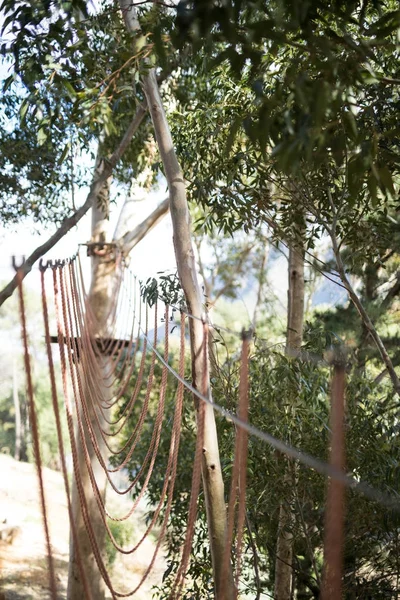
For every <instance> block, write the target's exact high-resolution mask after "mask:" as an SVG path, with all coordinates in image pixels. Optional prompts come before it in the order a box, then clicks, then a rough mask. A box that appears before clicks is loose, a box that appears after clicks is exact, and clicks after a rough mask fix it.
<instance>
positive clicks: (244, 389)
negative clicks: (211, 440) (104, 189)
mask: <svg viewBox="0 0 400 600" xmlns="http://www.w3.org/2000/svg"><path fill="white" fill-rule="evenodd" d="M14 267H15V269H16V273H17V279H18V290H19V303H20V316H21V331H22V341H23V349H24V360H25V370H26V377H27V392H28V403H29V416H30V423H31V429H32V438H33V448H34V457H35V462H36V468H37V475H38V481H39V490H40V503H41V510H42V514H43V524H44V534H45V541H46V548H47V559H48V567H49V589H50V592H51V597H52V598H53V599H56V598H57V586H56V577H55V568H54V561H53V557H52V551H51V541H50V532H49V526H48V517H47V510H46V499H45V492H44V485H43V479H42V462H41V454H40V432H39V430H38V425H37V416H36V408H35V400H34V393H33V389H34V386H33V381H32V371H31V361H30V355H29V343H28V337H27V325H26V316H25V306H24V291H23V283H22V282H23V274H22V269H21V268H20V267H18V266H17V265H16V264H15V261H14ZM40 278H41V296H42V313H43V323H44V333H45V344H46V353H47V360H48V366H49V376H50V384H51V395H52V405H53V410H54V416H55V422H56V427H57V436H58V448H59V454H60V459H61V468H62V474H63V479H64V486H65V493H66V498H67V506H68V513H69V519H70V527H71V535H72V539H73V541H74V547H75V553H76V562H77V565H78V569H79V575H80V578H81V581H82V583H83V587H84V590H85V595H86V598H87V599H92V600H96V599H95V598H92V595H91V592H90V586H89V583H88V580H87V574H86V573H85V569H84V567H83V564H82V550H81V549H80V548H79V543H78V534H77V525H76V515H75V514H74V511H73V506H72V500H71V490H70V485H69V480H68V472H67V464H66V456H65V442H64V440H63V434H62V426H61V422H62V420H61V415H60V411H59V402H58V392H57V384H56V371H55V367H54V362H53V354H52V343H55V344H57V345H58V348H59V356H60V366H61V377H62V389H63V394H62V396H63V402H64V406H65V411H66V419H67V426H68V437H69V443H70V447H71V452H72V462H73V475H74V481H75V485H76V489H77V493H78V497H79V506H80V511H81V514H82V517H83V521H84V525H85V529H86V532H87V535H88V538H89V540H90V546H91V549H92V552H93V555H94V557H95V561H96V564H97V567H98V570H99V572H100V574H101V577H102V578H103V580H104V582H105V584H106V586H107V587H108V589H109V590H110V593H111V596H112V598H124V597H130V596H133V595H134V594H135V593H136V592H137V591H138V590H139V589H140V587H141V586H142V585H143V583H144V581H145V580H146V578H147V577H148V576H149V574H150V573H151V571H152V569H153V567H154V564H155V561H156V558H157V554H158V553H159V550H160V548H161V546H162V544H163V541H164V539H165V536H166V532H167V528H168V521H169V517H170V513H171V508H172V502H173V496H174V487H175V482H176V478H177V475H178V452H179V447H180V437H181V428H182V412H183V400H184V391H185V389H186V390H188V391H190V392H191V393H192V394H194V395H195V397H196V399H197V402H198V409H197V415H196V417H197V437H196V445H195V453H194V457H193V468H192V483H191V489H190V494H189V504H188V519H187V524H186V535H185V539H184V543H183V546H182V549H181V555H180V563H179V566H178V569H177V572H176V577H175V581H174V583H173V585H172V589H171V595H170V598H171V599H178V598H180V597H181V596H182V593H183V588H184V584H185V577H186V573H187V570H188V566H189V560H190V553H191V549H192V545H193V538H194V533H195V522H196V516H197V503H198V497H199V493H200V487H201V466H202V453H203V436H204V414H205V406H206V403H210V402H211V403H212V406H213V408H214V410H216V411H217V412H219V413H220V414H222V415H223V416H224V417H226V418H228V419H230V421H232V423H233V424H234V425H235V447H234V459H233V467H232V476H231V488H230V494H229V500H228V504H227V529H226V535H225V551H224V558H223V563H224V564H223V565H222V570H221V572H222V576H221V577H222V578H224V577H225V578H226V577H228V573H229V565H230V561H231V555H232V553H234V556H235V573H234V578H235V594H236V597H237V596H238V594H239V592H238V590H239V574H240V568H241V555H242V546H243V532H244V525H245V519H246V468H247V451H248V437H249V435H252V436H256V437H258V438H259V439H261V440H262V441H264V442H265V443H267V444H269V445H270V446H272V447H274V448H275V449H277V450H278V451H279V452H281V453H283V454H285V455H286V456H288V457H289V458H291V459H295V460H296V461H298V462H301V463H303V464H304V465H306V466H308V467H311V468H313V469H316V470H317V471H319V472H321V473H322V474H324V475H325V476H329V477H330V484H329V487H328V496H327V504H326V527H325V569H324V581H323V586H322V587H323V589H322V597H323V598H324V600H327V599H329V598H331V599H334V598H340V597H341V576H342V567H341V564H342V559H341V552H342V547H343V522H344V490H345V487H346V486H348V487H352V488H354V489H356V490H358V491H359V492H361V493H363V494H365V495H366V496H368V497H370V498H372V499H373V500H375V501H379V502H381V503H383V504H384V505H387V506H388V507H390V508H391V509H395V510H399V508H400V505H399V503H398V501H397V500H395V499H393V498H391V497H388V496H387V495H385V494H383V493H381V492H380V491H379V490H376V489H375V488H372V487H371V486H369V485H368V484H366V483H364V482H359V481H356V480H355V479H353V478H351V477H349V476H348V475H346V474H345V472H344V429H343V411H344V397H345V362H344V360H343V359H340V358H339V359H338V358H337V357H336V358H335V360H333V361H332V372H333V381H332V386H331V387H332V415H331V418H332V423H331V426H332V427H331V428H332V440H331V461H330V464H327V463H324V462H322V461H320V460H318V459H316V458H315V457H313V456H309V455H307V454H305V453H303V452H301V451H300V450H298V449H296V448H293V447H292V446H290V445H288V444H286V443H285V442H283V441H281V440H278V439H276V438H274V437H273V436H271V435H270V434H269V433H268V432H265V431H261V430H259V429H257V428H256V427H254V426H253V425H251V424H250V423H249V422H248V412H249V402H248V398H249V352H250V344H251V332H247V333H242V334H240V337H241V346H242V349H241V355H240V357H239V358H238V363H239V367H240V384H239V393H238V406H237V412H236V414H234V413H231V412H229V411H227V410H226V409H225V408H224V407H222V406H219V405H218V404H216V403H214V402H213V401H212V400H211V399H210V398H209V397H207V396H204V395H203V394H202V393H200V392H199V391H198V390H197V389H195V388H194V387H193V385H191V384H190V383H189V382H188V381H187V380H186V379H185V359H186V352H187V347H186V346H187V342H186V338H187V336H186V327H187V321H188V319H201V320H202V324H203V342H202V360H203V361H204V363H205V364H206V363H207V361H208V338H209V335H210V329H213V328H214V329H218V330H221V329H223V328H221V327H217V326H215V325H213V324H212V323H211V322H210V321H209V320H207V318H205V317H201V316H200V315H190V314H187V313H186V312H185V310H184V309H182V308H181V307H176V306H173V305H172V306H171V305H170V306H169V305H168V304H164V303H162V302H160V301H156V302H155V305H154V308H153V310H152V309H150V308H149V303H148V302H145V301H144V299H143V297H142V294H141V293H140V290H139V287H138V284H137V281H136V278H135V277H134V276H133V275H132V273H131V272H130V271H129V270H128V269H127V268H126V267H125V266H124V265H123V264H122V263H121V262H119V263H118V271H117V275H116V279H115V289H114V292H115V293H114V294H113V299H112V302H111V305H110V308H109V313H108V316H107V333H106V335H105V333H104V331H103V330H102V328H101V324H100V323H99V322H98V320H97V319H96V316H95V314H94V313H93V311H92V310H91V306H90V303H89V302H88V293H87V291H86V289H85V284H84V277H83V273H82V264H81V260H80V256H79V253H78V254H77V255H76V256H74V257H73V258H72V259H68V260H63V261H55V262H54V263H53V262H49V263H47V264H46V265H43V264H42V263H41V264H40ZM49 305H50V306H51V307H52V308H54V310H55V314H56V324H57V335H55V336H54V335H53V336H52V335H51V334H50V323H49V321H50V319H49V312H50V311H49ZM161 305H162V306H161ZM177 308H178V309H179V311H180V319H179V352H178V359H177V365H176V368H175V366H174V365H171V364H170V362H169V360H170V357H169V349H170V327H171V319H170V313H171V310H174V311H176V309H177ZM160 314H162V315H163V322H164V325H163V332H162V337H163V353H161V352H160V351H159V349H158V348H157V346H158V338H159V334H160V332H159V329H160V327H159V315H160ZM99 332H100V333H99ZM230 333H235V335H238V334H237V332H230ZM140 354H141V355H140ZM296 354H297V355H298V356H299V352H298V351H296ZM139 356H140V358H139ZM302 358H303V359H304V360H318V361H319V360H320V357H310V356H308V355H307V356H302ZM146 361H147V363H149V368H148V371H147V369H146ZM157 362H158V363H159V364H160V366H161V378H160V381H159V382H157V387H158V398H157V402H156V407H155V414H154V415H153V416H152V411H151V410H150V405H151V401H153V396H154V390H155V383H156V364H157ZM206 372H207V369H206V368H205V369H204V373H206ZM168 378H172V380H173V381H175V385H176V392H175V403H174V413H173V417H172V427H171V432H170V433H166V431H165V427H164V424H165V422H166V412H165V411H166V390H167V384H168ZM203 389H207V382H205V385H204V386H203ZM139 399H141V400H140V402H139ZM139 404H140V406H139ZM134 410H136V411H138V416H137V420H136V423H135V425H134V426H133V429H132V431H129V427H132V423H133V414H134ZM136 414H137V413H136V412H135V416H136ZM151 419H153V422H152V434H151V437H150V441H149V443H148V449H147V452H146V454H145V458H144V460H143V461H142V463H141V466H140V468H139V469H138V472H137V473H136V474H135V476H134V478H133V480H132V481H131V482H130V483H129V485H128V486H127V487H126V488H125V489H122V490H121V489H119V488H118V487H117V486H116V485H115V483H114V481H113V474H115V473H118V472H120V471H121V470H123V469H125V468H126V467H127V465H128V463H129V461H130V460H131V458H132V456H134V452H135V449H136V448H137V447H138V445H139V444H143V435H142V433H143V428H144V426H145V424H146V423H148V422H149V421H151ZM75 423H76V429H75ZM124 432H125V439H126V441H125V442H124V443H123V444H122V445H121V446H120V447H119V446H118V443H119V441H118V440H119V437H120V436H121V434H123V433H124ZM163 435H164V436H166V435H169V451H168V460H167V467H166V472H165V478H164V483H163V486H162V489H161V491H160V495H159V500H158V503H157V504H156V505H155V506H154V511H153V516H152V518H151V521H150V522H149V524H148V526H147V529H146V531H145V533H144V534H143V536H142V538H141V539H140V540H139V541H138V542H137V543H136V544H135V545H134V546H133V547H131V548H128V549H126V548H124V547H122V546H120V545H119V544H118V542H117V540H116V539H115V537H114V536H113V533H112V530H111V528H110V526H109V523H108V520H111V521H118V522H122V521H126V520H127V519H129V518H131V517H132V516H133V515H134V514H135V511H136V510H137V509H138V506H139V503H140V500H141V499H142V498H143V497H145V495H146V491H147V489H148V485H149V482H150V480H151V476H152V473H153V470H154V466H155V464H156V460H157V455H158V452H159V448H160V442H161V440H162V439H164V438H163ZM80 451H81V452H82V453H83V458H84V463H85V466H86V469H87V473H88V475H89V479H90V486H91V490H90V494H91V496H92V497H94V498H95V500H96V505H97V510H98V514H99V515H100V518H101V522H102V524H103V526H104V529H105V531H106V534H107V536H108V537H109V539H110V541H111V543H112V544H113V546H114V547H115V549H116V550H117V551H118V552H120V553H121V554H126V555H131V554H132V555H134V554H135V553H136V552H137V551H138V550H139V549H140V547H141V545H142V543H143V542H144V540H145V539H146V538H147V536H148V535H149V534H150V533H151V532H152V531H153V530H154V527H155V525H156V523H157V524H158V525H159V528H158V531H159V533H158V539H157V543H156V546H155V549H154V553H153V556H152V558H151V560H150V562H149V564H148V566H147V568H146V570H145V573H144V575H143V577H142V579H141V581H140V582H139V584H138V585H137V586H136V587H135V588H134V589H132V590H130V591H128V592H125V591H121V590H117V589H115V586H114V584H113V582H112V581H111V578H110V574H109V570H108V568H107V565H106V564H105V562H104V559H103V557H102V554H101V551H100V548H99V544H98V541H97V538H96V535H95V531H94V526H93V514H91V512H90V511H89V509H88V496H87V493H86V492H85V489H84V485H83V482H82V472H81V469H80V461H79V452H80ZM93 452H94V454H95V456H96V458H97V460H98V463H99V465H100V466H101V470H102V472H103V473H104V474H105V477H106V479H107V483H108V487H109V488H111V489H112V490H113V492H114V493H116V494H117V495H120V496H124V495H126V494H128V493H129V492H132V491H133V490H134V489H135V487H136V486H138V485H139V484H140V492H139V493H138V494H137V496H136V498H135V499H134V500H133V501H132V505H131V507H130V508H129V510H128V512H127V513H126V514H125V515H123V516H116V515H113V514H111V513H110V512H109V511H108V509H107V508H106V506H105V501H104V494H103V493H102V490H101V489H100V488H99V485H98V481H97V478H96V474H95V470H94V468H93V463H92V460H91V455H93ZM110 457H112V459H111V465H110ZM142 480H143V481H142ZM140 482H141V483H140ZM137 489H139V488H137ZM160 515H162V517H161V523H159V519H160ZM225 583H227V582H226V581H222V582H221V586H220V589H221V590H224V589H226V588H227V587H228V586H227V585H225ZM218 600H227V599H226V598H225V595H224V592H223V591H222V597H221V598H219V599H218Z"/></svg>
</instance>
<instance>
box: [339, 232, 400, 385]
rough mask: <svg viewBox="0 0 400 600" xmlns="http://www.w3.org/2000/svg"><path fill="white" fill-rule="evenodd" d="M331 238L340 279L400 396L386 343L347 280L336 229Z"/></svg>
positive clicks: (397, 381) (399, 382) (398, 383)
mask: <svg viewBox="0 0 400 600" xmlns="http://www.w3.org/2000/svg"><path fill="white" fill-rule="evenodd" d="M330 237H331V240H332V248H333V252H334V254H335V258H336V264H337V268H338V273H339V275H340V279H341V280H342V282H343V285H344V287H345V288H346V290H347V292H348V294H349V296H350V299H351V301H352V302H353V304H354V306H355V307H356V309H357V310H358V312H359V314H360V316H361V319H362V321H363V322H364V325H365V327H366V328H367V330H368V331H369V333H370V335H371V337H372V339H373V340H374V342H375V344H376V346H377V348H378V350H379V353H380V355H381V357H382V360H383V362H384V363H385V365H386V368H387V370H388V372H389V375H390V378H391V380H392V383H393V387H394V390H395V391H396V392H397V393H398V394H400V380H399V378H398V376H397V373H396V371H395V368H394V366H393V363H392V361H391V359H390V356H389V354H388V353H387V350H386V347H385V345H384V343H383V342H382V340H381V337H380V335H379V333H378V332H377V330H376V328H375V326H374V324H373V323H372V321H371V319H370V317H369V315H368V313H367V311H366V310H365V308H364V306H363V304H362V302H361V300H360V298H359V297H358V295H357V294H356V292H355V290H354V288H353V286H352V285H351V283H350V280H349V279H348V278H347V275H346V270H345V267H344V264H343V260H342V257H341V254H340V250H339V246H338V240H337V237H336V232H335V229H334V228H332V229H331V230H330Z"/></svg>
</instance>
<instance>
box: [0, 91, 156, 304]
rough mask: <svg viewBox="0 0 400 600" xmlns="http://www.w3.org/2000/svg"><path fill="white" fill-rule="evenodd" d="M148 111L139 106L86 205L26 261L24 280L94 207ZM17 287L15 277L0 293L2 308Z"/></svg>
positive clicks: (98, 174) (97, 177) (95, 178)
mask: <svg viewBox="0 0 400 600" xmlns="http://www.w3.org/2000/svg"><path fill="white" fill-rule="evenodd" d="M146 110H147V107H146V102H143V103H142V104H140V105H139V107H138V109H137V111H136V114H135V116H134V117H133V119H132V121H131V123H130V125H129V126H128V129H127V130H126V132H125V134H124V137H123V138H122V140H121V142H120V144H119V146H118V147H117V148H116V150H114V152H113V154H112V156H111V157H110V158H109V159H103V162H102V168H101V169H100V172H99V170H96V171H95V174H94V176H93V180H92V183H91V186H90V190H89V193H88V195H87V197H86V201H85V203H84V204H83V205H82V206H81V207H80V208H78V210H77V211H76V212H74V213H73V214H72V215H71V216H70V217H67V218H66V219H64V221H63V222H62V223H61V225H60V227H59V228H58V229H57V231H56V232H55V233H54V234H53V235H52V236H50V238H49V239H48V240H47V242H45V243H44V244H42V245H41V246H38V247H37V248H36V250H34V251H33V252H32V254H31V255H30V256H29V257H28V258H27V259H26V261H25V262H24V264H23V265H22V267H21V268H20V270H19V272H20V273H22V278H25V277H26V276H27V275H28V273H30V271H31V270H32V267H33V265H34V264H35V262H36V261H37V260H39V258H41V257H42V256H44V254H46V252H48V251H49V250H51V248H53V246H55V245H56V244H57V242H59V241H60V240H61V238H63V237H64V235H65V234H67V233H68V232H69V231H70V230H71V229H72V227H74V225H76V224H77V223H78V222H79V221H80V220H81V219H82V217H83V216H84V215H85V214H86V213H87V212H88V210H89V209H90V208H91V207H92V205H93V203H94V201H95V200H96V198H97V196H98V194H99V192H100V191H101V189H102V187H103V185H104V183H105V182H106V181H107V179H108V178H109V177H110V176H111V174H112V172H113V170H114V168H115V167H116V165H117V164H118V162H119V161H120V159H121V157H122V155H123V153H124V152H125V150H126V148H127V147H128V145H129V143H130V142H131V140H132V137H133V136H134V134H135V132H136V130H137V129H138V127H139V125H140V124H141V122H142V120H143V117H144V115H145V114H146ZM20 276H21V275H20ZM17 285H18V284H17V275H15V276H14V277H13V279H12V280H11V281H10V283H8V284H7V285H6V286H5V288H3V289H2V290H1V292H0V306H1V305H2V304H3V303H4V302H5V301H6V300H7V298H9V297H10V296H11V295H12V293H13V292H14V290H15V289H16V287H17Z"/></svg>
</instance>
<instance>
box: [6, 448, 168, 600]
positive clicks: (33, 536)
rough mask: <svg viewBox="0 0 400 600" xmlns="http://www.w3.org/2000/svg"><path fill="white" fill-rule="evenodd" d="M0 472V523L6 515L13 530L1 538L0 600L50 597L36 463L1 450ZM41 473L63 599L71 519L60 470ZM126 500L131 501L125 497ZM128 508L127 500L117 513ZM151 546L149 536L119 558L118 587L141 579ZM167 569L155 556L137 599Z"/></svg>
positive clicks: (138, 525) (61, 599) (140, 524)
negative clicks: (6, 453)
mask: <svg viewBox="0 0 400 600" xmlns="http://www.w3.org/2000/svg"><path fill="white" fill-rule="evenodd" d="M0 473H1V484H0V523H2V522H3V521H4V519H7V525H10V526H11V527H13V526H14V527H15V528H16V529H15V533H16V536H15V538H14V539H13V541H12V543H10V540H3V539H1V540H0V600H48V599H50V594H49V592H48V569H47V561H46V553H45V545H44V534H43V525H42V517H41V512H40V507H39V497H38V489H37V476H36V470H35V466H34V465H32V464H28V463H22V462H17V461H15V460H14V459H13V458H11V457H10V456H7V455H4V454H0ZM43 473H44V481H45V490H46V497H47V499H48V500H47V504H48V511H49V521H50V534H51V544H52V550H53V557H54V562H55V568H56V574H57V584H58V600H65V599H66V585H67V575H68V538H69V523H68V511H67V502H66V498H65V492H64V484H63V480H62V476H61V473H58V472H56V471H52V470H50V469H43ZM126 502H127V503H128V504H129V501H126ZM126 507H127V504H126V503H125V504H124V506H123V507H121V509H120V510H121V512H123V510H124V508H125V510H126ZM144 508H145V507H142V508H141V509H140V513H139V515H138V516H137V517H136V520H133V524H132V529H133V530H134V532H135V533H134V537H133V538H132V540H131V542H130V544H129V546H132V545H133V543H134V542H135V541H136V540H137V539H139V537H140V534H141V533H142V532H143V531H144V518H143V512H144ZM115 512H119V511H118V510H117V511H115ZM154 548H155V539H154V537H153V538H150V537H149V538H147V539H146V540H145V541H144V542H143V544H142V546H141V547H140V549H139V550H138V552H137V553H135V554H133V555H126V556H123V557H121V558H118V559H117V561H116V563H115V566H114V569H113V573H112V578H111V579H112V581H113V584H114V586H115V588H116V589H118V591H119V590H121V591H128V590H130V589H133V588H134V587H135V586H136V585H137V584H138V583H139V581H140V579H141V576H142V575H143V573H144V572H145V570H146V567H147V565H148V564H149V562H150V560H151V557H152V555H153V552H154ZM165 568H166V566H165V562H164V560H163V558H162V556H161V557H159V558H158V559H157V562H156V566H155V570H154V572H153V573H152V575H151V577H150V578H149V579H148V580H147V581H146V582H145V583H144V584H143V586H142V588H141V589H140V590H139V592H138V593H137V594H136V595H135V596H134V598H135V599H136V600H144V599H148V598H151V596H152V592H151V588H152V586H153V585H154V584H158V583H160V582H161V579H162V574H163V572H164V571H165ZM109 597H110V598H111V596H109Z"/></svg>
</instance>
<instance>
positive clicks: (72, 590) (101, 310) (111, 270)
mask: <svg viewBox="0 0 400 600" xmlns="http://www.w3.org/2000/svg"><path fill="white" fill-rule="evenodd" d="M108 192H109V182H107V184H106V186H105V187H104V188H103V189H102V192H101V197H100V198H99V201H98V203H97V204H96V205H95V206H93V208H92V240H91V241H92V242H102V241H103V242H104V241H106V232H107V224H108ZM114 282H115V261H114V260H113V259H112V258H110V256H105V257H101V256H93V258H92V282H91V287H90V291H89V297H88V303H89V305H90V310H91V314H93V316H94V318H95V320H96V324H97V329H93V324H92V325H91V326H92V329H91V332H90V335H91V337H94V336H96V335H97V336H104V337H106V336H107V329H106V328H107V315H108V312H109V308H110V305H111V301H112V299H113V288H114ZM80 361H81V364H80V369H81V374H82V377H83V387H84V390H83V393H84V394H85V396H86V401H87V404H88V407H89V415H90V421H91V424H92V427H93V429H94V431H95V432H98V428H97V423H96V420H95V415H94V410H93V408H92V407H91V403H90V400H89V398H88V395H89V393H90V390H89V388H88V386H89V385H90V384H89V383H88V382H86V381H85V379H84V374H85V372H87V369H86V368H85V366H87V365H85V356H84V355H83V353H82V356H81V358H80ZM100 361H102V364H101V365H100V371H103V372H104V371H106V370H107V369H106V367H107V357H101V358H100ZM107 372H110V371H109V368H108V371H107ZM101 382H103V383H104V384H106V383H107V381H106V380H104V378H102V373H101V372H100V373H99V381H98V383H99V385H101ZM92 393H93V392H92ZM110 393H111V392H110V388H108V387H106V386H105V385H104V386H103V387H102V389H101V390H100V394H101V395H102V398H104V399H105V400H109V399H110ZM78 410H81V408H80V407H79V408H78ZM82 417H83V416H82ZM99 419H100V422H101V423H102V428H103V430H105V431H107V423H106V422H105V421H104V419H102V417H101V415H100V414H99ZM76 437H77V446H78V457H79V469H80V472H81V478H82V486H83V490H84V493H85V496H86V500H87V506H88V511H89V515H90V519H91V522H92V525H93V531H94V534H95V536H96V540H97V544H98V546H99V549H100V552H101V555H102V556H103V558H104V547H105V529H104V525H103V522H102V519H101V516H100V513H99V510H98V506H97V502H96V499H95V495H94V492H93V489H92V485H91V482H90V478H89V472H88V470H87V467H86V463H85V459H84V454H83V448H82V443H81V440H80V437H79V434H78V432H77V436H76ZM97 441H98V445H99V448H100V452H101V453H102V455H103V456H104V455H105V450H106V449H105V445H104V442H103V440H102V438H101V436H100V434H98V435H97ZM86 445H87V448H88V451H89V455H90V461H91V465H92V468H93V472H94V475H95V478H96V481H97V485H98V487H99V490H100V492H101V493H102V496H103V499H104V500H105V491H106V483H107V478H106V475H105V473H104V470H103V469H102V467H101V465H100V464H99V462H98V460H97V458H96V455H95V452H94V450H93V446H92V443H91V441H90V439H89V436H88V435H87V436H86ZM72 506H73V511H74V518H75V523H76V529H77V537H78V545H79V549H80V556H81V559H82V562H83V568H84V571H85V574H86V577H87V581H88V583H89V586H90V589H91V594H92V598H93V600H103V599H104V597H105V591H106V586H105V583H104V581H103V578H102V577H101V575H100V572H99V570H98V567H97V563H96V560H95V557H94V554H93V551H92V547H91V543H90V540H89V537H88V535H87V531H86V527H85V523H84V520H83V516H82V511H81V507H80V503H79V496H78V491H77V486H76V482H75V480H73V484H72ZM67 598H68V600H84V598H85V593H84V587H83V582H82V581H81V578H80V573H79V568H78V564H77V562H76V553H75V545H74V541H73V538H72V535H71V536H70V563H69V574H68V595H67Z"/></svg>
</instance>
